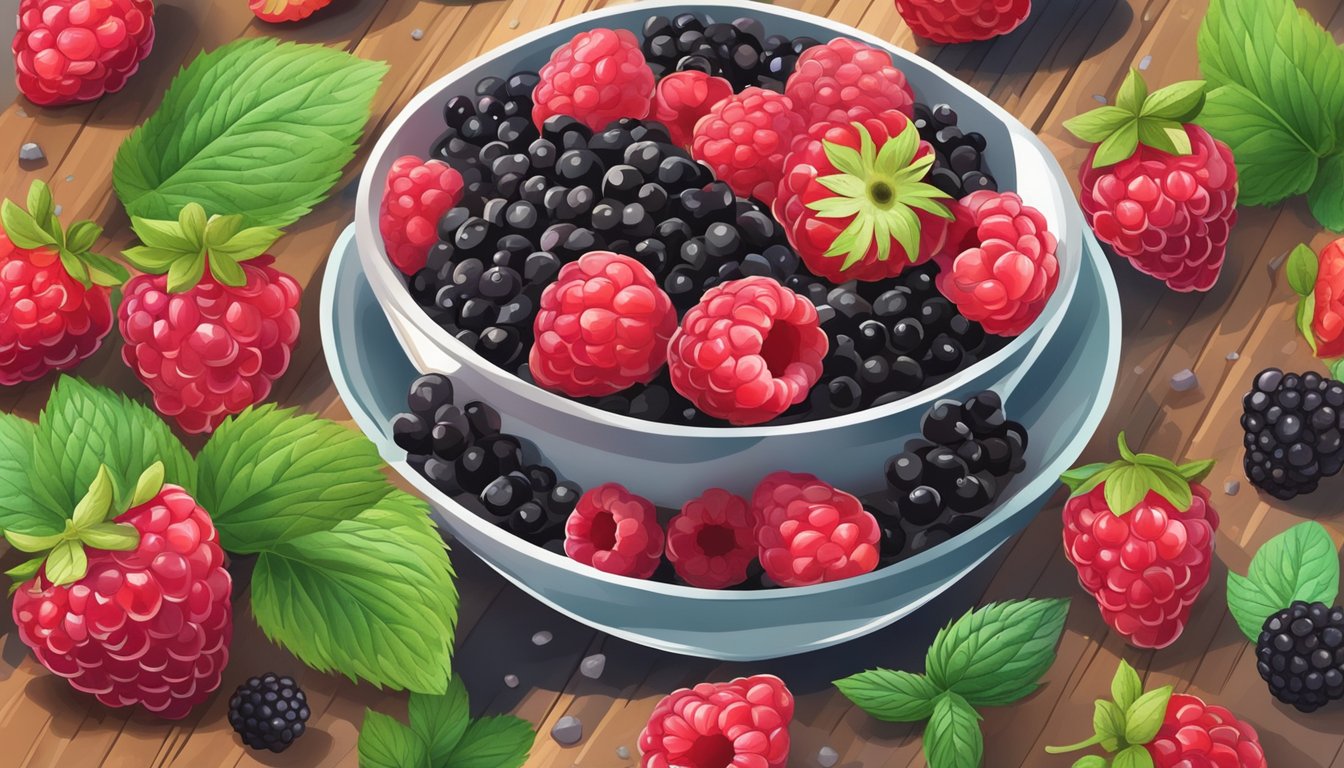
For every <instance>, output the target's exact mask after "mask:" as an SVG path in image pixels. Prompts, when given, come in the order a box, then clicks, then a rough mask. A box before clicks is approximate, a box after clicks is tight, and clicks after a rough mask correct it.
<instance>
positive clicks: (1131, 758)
mask: <svg viewBox="0 0 1344 768" xmlns="http://www.w3.org/2000/svg"><path fill="white" fill-rule="evenodd" d="M1111 768H1153V756H1152V755H1150V754H1148V750H1146V749H1144V748H1143V747H1141V746H1139V745H1137V744H1136V745H1134V746H1132V747H1126V748H1125V749H1122V750H1121V751H1120V752H1119V753H1118V754H1116V756H1115V760H1113V761H1111Z"/></svg>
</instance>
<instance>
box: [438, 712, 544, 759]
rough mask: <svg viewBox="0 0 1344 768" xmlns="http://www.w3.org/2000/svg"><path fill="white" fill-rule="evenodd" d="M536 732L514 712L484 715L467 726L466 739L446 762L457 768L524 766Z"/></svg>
mask: <svg viewBox="0 0 1344 768" xmlns="http://www.w3.org/2000/svg"><path fill="white" fill-rule="evenodd" d="M535 739H536V733H535V732H534V731H533V730H532V726H531V725H530V724H529V723H528V722H527V721H526V720H522V719H520V718H517V717H513V716H511V715H501V716H497V717H483V718H481V719H479V720H477V721H475V722H473V723H472V724H471V725H469V726H467V732H466V733H465V734H463V735H462V741H461V742H460V743H459V744H458V745H457V748H456V749H454V750H453V756H452V759H451V760H450V761H449V762H447V763H445V765H451V766H453V768H521V766H522V764H523V763H525V762H527V756H528V753H530V752H531V751H532V743H533V742H534V741H535Z"/></svg>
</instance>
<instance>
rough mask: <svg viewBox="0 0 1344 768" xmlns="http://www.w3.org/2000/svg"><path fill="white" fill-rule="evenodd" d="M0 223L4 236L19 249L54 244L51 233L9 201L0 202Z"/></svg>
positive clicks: (54, 240)
mask: <svg viewBox="0 0 1344 768" xmlns="http://www.w3.org/2000/svg"><path fill="white" fill-rule="evenodd" d="M0 223H2V224H3V225H4V228H5V236H6V237H8V238H9V239H10V240H11V241H12V242H13V243H14V244H15V245H17V246H19V247H20V248H28V249H33V248H41V247H43V246H48V245H55V244H56V239H55V238H53V237H52V236H51V233H49V232H47V231H46V230H45V229H43V228H42V226H41V225H39V224H38V223H37V220H36V219H34V218H33V217H32V216H30V215H29V214H28V213H27V212H26V211H24V210H23V209H22V208H20V207H19V206H17V205H15V204H14V203H12V202H11V201H9V200H5V201H3V202H0Z"/></svg>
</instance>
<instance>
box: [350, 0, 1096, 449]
mask: <svg viewBox="0 0 1344 768" xmlns="http://www.w3.org/2000/svg"><path fill="white" fill-rule="evenodd" d="M688 6H696V7H697V8H699V7H708V8H722V9H724V10H725V11H732V12H734V13H738V14H741V13H757V14H761V15H766V16H774V17H777V18H784V19H789V20H793V21H799V22H804V23H807V24H812V25H817V26H822V27H824V28H827V29H830V30H832V31H834V32H835V34H836V35H843V36H846V37H852V38H854V39H857V40H860V41H862V42H865V43H867V44H869V45H872V46H875V47H877V48H879V49H881V50H883V51H886V52H887V53H888V54H889V55H891V56H892V57H893V58H894V59H897V60H899V61H900V62H902V63H903V64H904V65H905V66H912V67H917V68H920V69H923V70H925V71H926V72H928V73H929V74H930V75H931V76H933V77H936V78H938V79H940V80H942V81H943V82H944V84H945V85H946V86H948V87H951V88H953V89H954V90H956V91H959V92H960V93H961V95H962V96H963V97H966V98H968V99H970V100H972V101H974V102H975V103H976V104H977V105H978V106H979V107H981V108H983V109H985V110H986V111H987V112H988V113H989V114H990V116H991V117H993V118H994V119H996V120H998V121H999V122H1000V123H1001V124H1003V125H1004V126H1005V127H1006V129H1007V131H1008V134H1009V139H1010V141H1012V142H1013V144H1014V148H1015V154H1018V153H1020V152H1021V150H1022V149H1023V148H1026V149H1030V150H1031V152H1032V155H1033V163H1035V162H1036V161H1039V162H1040V163H1042V164H1044V165H1045V167H1046V169H1047V170H1048V171H1050V172H1051V176H1052V177H1053V179H1052V183H1050V185H1049V187H1050V192H1051V193H1052V194H1053V196H1054V198H1055V200H1054V201H1053V202H1054V203H1055V208H1056V209H1057V210H1059V211H1060V212H1061V215H1060V220H1059V226H1061V227H1063V228H1064V229H1062V230H1061V232H1060V233H1059V235H1060V237H1059V246H1058V251H1057V252H1064V251H1065V250H1067V248H1068V246H1069V245H1071V244H1076V245H1077V247H1076V249H1075V250H1076V251H1077V254H1076V255H1075V257H1074V258H1069V259H1065V258H1060V260H1059V263H1060V269H1059V277H1060V280H1059V283H1058V284H1057V285H1056V286H1055V290H1054V292H1053V294H1052V295H1051V296H1050V298H1049V299H1048V300H1047V302H1046V306H1045V307H1044V308H1043V309H1042V311H1041V316H1040V317H1038V318H1037V322H1034V323H1032V324H1031V326H1030V327H1028V328H1027V330H1025V331H1023V332H1022V333H1021V334H1019V335H1018V336H1016V337H1013V338H1011V339H1009V340H1008V343H1007V344H1005V345H1004V346H1003V347H1002V348H1001V349H999V350H997V351H995V352H994V353H993V354H990V355H988V356H986V357H984V358H983V359H981V360H977V361H976V362H975V363H974V364H972V365H970V366H967V367H965V368H963V369H961V370H960V371H957V372H956V373H955V374H953V375H952V376H949V377H948V378H946V379H944V380H943V381H941V382H939V383H937V384H935V385H933V386H931V387H926V388H924V389H922V390H920V391H918V392H914V393H912V394H910V395H908V396H906V397H904V398H901V399H900V400H897V401H895V402H892V403H887V404H885V405H880V406H874V407H869V408H864V409H861V410H858V411H855V412H853V413H848V414H842V415H838V416H831V417H827V418H823V419H812V420H807V421H799V422H792V423H789V424H768V423H767V424H758V425H752V426H710V427H706V426H683V425H677V424H667V423H664V422H659V421H651V420H646V419H640V418H637V417H634V416H627V415H623V414H619V413H613V412H610V411H605V410H602V409H600V408H597V407H595V406H593V405H589V404H588V403H585V402H581V401H579V400H575V399H572V398H569V397H567V396H565V395H562V394H559V393H556V392H551V391H549V390H547V389H544V388H542V387H540V386H538V385H536V384H534V383H531V382H527V381H524V380H523V379H521V378H519V377H518V376H517V375H516V374H514V373H512V372H510V371H506V370H504V369H502V368H499V367H498V366H495V365H494V364H493V363H491V362H489V361H488V360H486V359H485V358H484V357H482V356H481V355H480V354H479V353H477V352H476V351H475V350H473V349H470V348H468V347H467V346H466V345H465V344H463V343H462V342H460V341H458V340H457V339H456V338H455V337H454V336H452V334H450V333H448V332H447V331H446V330H445V329H444V328H443V327H442V326H440V325H438V324H437V323H435V322H433V321H432V320H430V318H429V315H428V314H426V313H425V311H424V309H423V308H421V307H420V306H419V305H417V304H415V303H414V302H413V301H412V300H411V298H410V293H409V292H408V291H407V290H406V289H405V285H404V283H403V279H402V276H401V275H400V273H398V272H397V271H396V270H395V269H394V267H393V266H392V262H391V260H390V259H389V258H388V257H387V255H386V253H385V251H384V248H383V244H382V237H381V235H379V234H378V228H377V225H376V221H377V215H376V210H375V208H374V206H373V200H374V198H375V196H376V195H377V194H378V193H377V191H376V190H375V182H378V183H381V181H382V180H381V178H378V179H375V174H373V173H368V172H367V171H368V170H369V169H371V168H375V167H377V166H378V165H380V164H382V162H383V161H384V159H385V158H386V157H387V156H388V155H389V154H390V151H389V150H390V149H391V145H392V142H393V140H394V138H395V137H396V136H397V135H398V134H399V133H400V131H401V130H402V129H403V128H404V127H405V126H406V124H407V123H408V122H409V121H410V117H411V115H413V114H414V113H416V112H418V111H419V110H421V109H423V108H425V107H426V106H427V105H428V104H430V103H431V102H433V101H435V100H437V99H438V98H439V96H440V94H441V93H442V92H443V91H444V90H446V89H447V88H448V87H450V86H452V85H454V84H456V83H458V82H459V81H460V80H462V79H463V78H464V77H465V76H466V75H467V73H469V72H471V71H472V70H475V69H477V68H478V67H480V66H481V65H482V64H483V63H485V62H487V61H493V60H498V59H501V58H504V57H506V56H508V54H510V53H512V52H514V51H516V50H519V49H522V48H526V47H529V46H531V45H533V44H535V43H536V42H537V41H539V40H540V39H542V38H544V37H547V36H549V35H551V34H554V33H556V32H558V31H561V30H563V29H566V28H571V27H577V26H588V25H591V24H592V23H593V22H596V21H600V20H602V19H606V18H609V17H612V16H623V15H627V14H629V13H631V12H632V11H633V12H637V13H639V14H641V15H645V14H650V15H651V14H656V13H658V12H659V10H664V9H685V8H687V7H688ZM364 170H365V171H366V172H364V173H361V174H360V179H359V185H358V192H357V197H356V207H355V243H356V248H357V251H358V253H359V256H360V260H361V261H362V262H363V263H364V266H365V270H364V271H365V274H366V275H367V276H368V279H369V282H370V284H371V286H372V287H373V289H374V293H375V294H376V295H377V296H378V304H379V306H380V307H381V308H382V309H383V311H384V312H385V313H388V312H396V314H397V315H399V316H400V317H401V318H402V320H403V321H404V322H407V323H410V325H411V327H412V328H414V330H415V332H416V333H418V334H421V335H423V336H425V337H427V338H428V339H429V340H430V341H432V342H433V343H434V344H435V345H436V346H437V347H438V348H439V349H441V350H443V351H444V352H445V353H446V354H449V355H450V356H451V357H453V358H455V359H457V360H458V361H460V362H461V363H462V365H464V366H470V367H471V368H472V369H473V370H474V372H475V373H476V374H478V375H480V376H483V377H484V378H485V379H486V380H487V381H488V382H489V383H491V384H492V385H497V386H500V387H503V388H505V389H507V390H508V391H510V392H511V393H513V394H514V395H515V396H517V397H519V398H523V399H526V400H528V401H530V402H533V403H535V404H537V405H539V406H541V407H543V408H545V409H546V410H547V411H549V412H552V413H555V414H557V416H559V417H561V418H564V419H567V420H568V419H573V418H575V417H577V418H581V419H583V420H584V421H586V422H588V423H595V424H601V425H603V426H605V427H612V428H618V429H621V430H624V431H627V432H642V433H644V434H647V435H649V436H650V437H676V438H707V439H734V440H742V439H748V440H750V439H764V438H769V437H779V436H787V435H793V436H798V435H802V434H807V433H814V432H821V431H830V430H839V429H844V428H846V427H851V426H854V425H856V424H864V423H867V422H871V421H876V420H880V419H883V418H887V417H890V416H893V415H895V414H898V413H903V412H907V411H913V410H917V409H924V408H927V407H928V406H929V405H930V404H932V403H934V402H936V401H938V400H940V399H943V398H947V397H949V396H951V395H952V394H953V393H955V392H957V391H958V390H959V389H961V388H962V387H964V386H966V385H967V384H968V383H970V382H971V381H972V380H974V379H976V378H978V377H979V376H981V375H983V374H984V373H985V372H987V371H989V370H991V369H992V368H993V367H994V366H996V365H998V364H1000V363H1001V362H1002V361H1003V360H1005V359H1010V358H1012V357H1014V356H1016V355H1019V354H1022V353H1023V350H1024V349H1025V348H1027V347H1029V346H1032V345H1033V344H1035V343H1036V342H1037V341H1038V340H1039V339H1040V337H1042V336H1043V335H1045V331H1046V330H1047V329H1048V330H1049V331H1051V333H1053V331H1054V330H1055V329H1056V328H1057V326H1058V324H1059V322H1060V321H1061V319H1062V315H1063V312H1062V311H1061V310H1062V307H1063V306H1064V305H1065V304H1066V302H1067V301H1068V300H1069V299H1070V298H1071V297H1072V295H1073V293H1074V292H1075V290H1076V288H1077V283H1078V277H1079V274H1080V273H1081V260H1082V259H1083V258H1087V255H1086V253H1084V251H1085V249H1084V248H1083V247H1082V243H1081V239H1080V237H1079V234H1080V232H1079V231H1077V230H1078V228H1079V227H1080V226H1081V223H1082V222H1081V218H1080V217H1076V216H1075V215H1074V212H1073V210H1072V208H1071V203H1072V192H1070V193H1069V195H1068V196H1067V197H1066V196H1065V195H1064V194H1063V190H1064V189H1066V188H1068V186H1067V181H1066V180H1065V179H1066V177H1065V175H1064V172H1063V169H1062V168H1061V167H1060V166H1059V164H1058V162H1057V161H1056V159H1055V157H1054V155H1053V154H1052V153H1051V152H1050V151H1049V149H1048V148H1047V147H1046V146H1045V144H1044V142H1042V141H1041V140H1040V139H1039V138H1038V137H1037V136H1036V135H1035V134H1034V133H1033V132H1032V131H1030V130H1029V129H1027V128H1026V126H1024V125H1022V123H1021V122H1020V121H1018V120H1017V118H1015V117H1013V115H1011V114H1010V113H1009V112H1008V111H1007V110H1005V109H1003V107H1001V106H999V105H998V104H997V103H996V102H994V101H993V100H992V99H990V98H988V97H987V96H985V95H983V94H981V93H980V92H978V91H976V90H975V89H974V88H971V87H970V86H969V85H967V84H966V83H964V82H963V81H961V80H960V79H959V78H957V77H955V76H953V75H951V74H950V73H948V72H946V71H945V70H943V69H942V68H940V67H938V66H937V65H936V64H934V63H933V62H931V61H928V60H927V59H924V58H923V57H921V56H919V55H917V54H915V53H912V52H909V51H906V50H904V49H902V48H900V47H898V46H895V45H893V44H891V43H890V42H887V41H885V40H882V39H881V38H878V37H876V36H874V35H871V34H868V33H866V32H863V31H862V30H859V29H856V28H854V27H852V26H850V25H848V24H843V23H840V22H835V21H831V20H830V19H826V18H824V17H821V16H817V15H815V14H811V13H807V12H804V11H796V10H793V9H790V8H784V7H778V6H774V5H767V4H764V3H758V2H754V0H696V2H693V3H689V4H688V3H685V2H681V1H680V0H643V1H642V2H640V3H638V4H636V5H631V4H626V5H616V6H608V7H605V8H600V9H596V10H592V11H586V12H584V13H581V14H578V15H575V16H572V17H570V18H568V19H563V20H560V21H557V22H554V23H552V24H548V25H545V26H542V27H539V28H537V29H535V30H532V31H530V32H528V33H526V34H524V35H521V36H519V37H517V38H515V39H513V40H511V41H509V42H507V43H504V44H502V45H499V46H497V47H495V48H493V49H491V50H489V51H487V52H485V53H483V54H481V55H480V56H476V57H474V58H472V59H471V60H469V61H467V62H464V63H463V64H462V65H460V66H458V67H456V68H455V69H453V70H452V71H451V72H448V73H447V74H445V75H444V76H442V77H440V78H439V79H437V80H435V81H434V82H432V83H430V84H429V85H427V86H425V87H424V88H423V89H421V90H420V91H419V92H418V93H417V94H416V95H415V96H414V97H413V98H412V99H411V100H410V101H409V102H407V104H406V105H405V106H404V107H403V108H402V109H401V110H400V111H399V112H398V113H397V115H396V116H395V117H394V118H393V120H392V121H391V122H390V123H389V124H388V125H387V127H386V128H385V129H384V130H383V132H382V134H381V135H380V136H379V138H378V140H377V142H376V143H375V144H374V147H373V149H372V151H371V152H370V154H369V157H368V159H367V160H366V162H365V165H364ZM1074 207H1076V206H1074ZM1070 219H1076V220H1075V221H1070ZM1042 319H1044V322H1042ZM393 329H394V331H396V332H397V335H398V337H401V332H400V330H398V328H397V323H395V322H394V323H393ZM402 341H403V345H404V344H405V340H404V339H402Z"/></svg>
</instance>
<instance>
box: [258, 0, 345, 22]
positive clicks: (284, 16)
mask: <svg viewBox="0 0 1344 768" xmlns="http://www.w3.org/2000/svg"><path fill="white" fill-rule="evenodd" d="M328 5H331V0H248V3H247V7H248V8H250V9H252V13H253V15H255V16H256V17H257V18H258V19H261V20H262V21H269V22H271V23H279V22H284V21H302V20H303V19H306V18H308V17H309V16H312V15H313V14H314V13H316V12H318V11H320V10H322V9H323V8H326V7H327V6H328Z"/></svg>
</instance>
